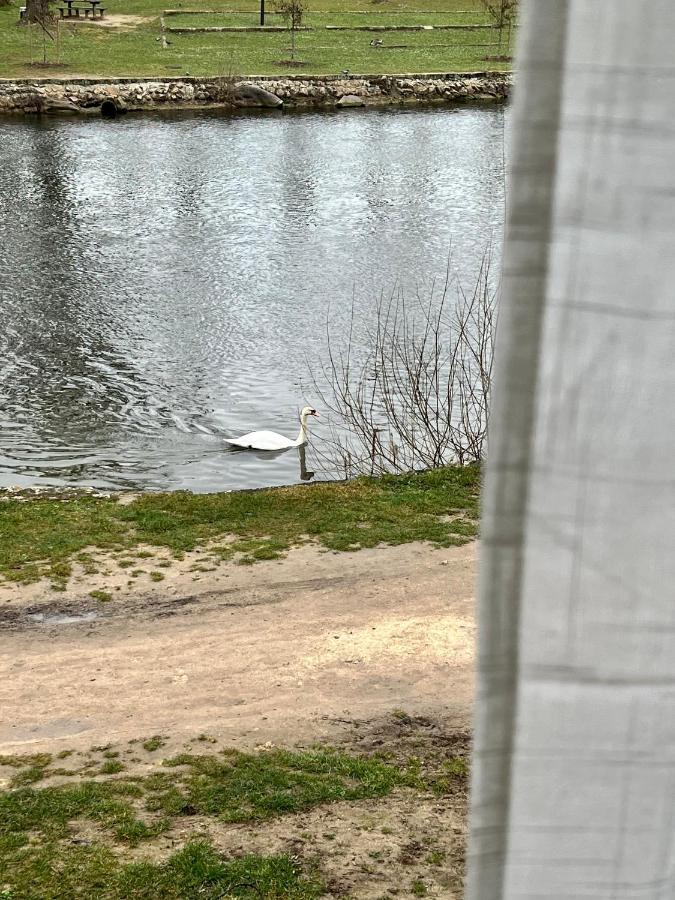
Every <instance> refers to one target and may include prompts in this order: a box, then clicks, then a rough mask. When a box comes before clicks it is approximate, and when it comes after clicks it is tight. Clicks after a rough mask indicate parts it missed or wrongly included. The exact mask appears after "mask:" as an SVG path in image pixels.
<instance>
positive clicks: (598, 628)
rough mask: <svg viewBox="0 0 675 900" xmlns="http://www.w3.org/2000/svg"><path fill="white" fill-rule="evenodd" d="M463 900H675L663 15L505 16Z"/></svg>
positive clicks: (632, 8)
mask: <svg viewBox="0 0 675 900" xmlns="http://www.w3.org/2000/svg"><path fill="white" fill-rule="evenodd" d="M521 22H522V24H521V34H520V48H519V56H518V60H517V84H516V91H515V101H514V110H513V120H512V129H513V137H512V147H513V157H512V160H513V161H512V167H511V173H510V182H509V188H510V208H509V213H508V221H507V230H506V243H505V253H504V273H503V274H504V278H503V294H502V307H501V313H500V323H499V331H498V351H497V360H496V373H495V397H494V406H493V411H492V419H491V426H490V450H489V462H488V466H487V476H486V485H485V489H484V511H483V532H482V533H483V541H482V560H481V586H480V602H479V625H480V637H479V654H478V655H479V662H478V700H477V711H476V739H475V740H476V743H475V751H474V776H473V786H472V787H473V790H472V823H471V837H470V848H469V886H468V898H469V900H497V898H499V900H501V898H508V900H515V898H518V900H525V898H527V900H547V898H556V900H562V898H565V900H568V898H569V900H584V898H589V900H590V898H593V900H597V898H603V900H605V898H606V900H610V898H612V900H624V898H625V900H628V898H630V900H646V898H649V900H675V362H674V360H675V0H529V2H524V3H523V10H522V17H521Z"/></svg>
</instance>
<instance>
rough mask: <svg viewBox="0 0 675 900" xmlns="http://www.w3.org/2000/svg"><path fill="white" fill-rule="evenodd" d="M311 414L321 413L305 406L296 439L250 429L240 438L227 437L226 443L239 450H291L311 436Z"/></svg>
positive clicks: (304, 442) (303, 443) (317, 415)
mask: <svg viewBox="0 0 675 900" xmlns="http://www.w3.org/2000/svg"><path fill="white" fill-rule="evenodd" d="M310 416H316V418H317V419H318V418H319V414H318V412H317V411H316V410H315V409H313V408H312V407H311V406H305V407H304V408H303V410H302V412H301V413H300V434H299V435H298V436H297V438H296V439H295V440H294V441H292V440H290V438H287V437H284V436H283V434H277V433H276V431H250V432H249V433H248V434H242V436H241V437H238V438H231V439H227V438H226V439H225V443H226V444H229V445H230V447H234V448H236V449H237V450H269V451H275V450H290V449H291V447H303V446H304V445H305V444H306V443H307V439H308V437H309V432H308V430H307V419H308V418H309V417H310Z"/></svg>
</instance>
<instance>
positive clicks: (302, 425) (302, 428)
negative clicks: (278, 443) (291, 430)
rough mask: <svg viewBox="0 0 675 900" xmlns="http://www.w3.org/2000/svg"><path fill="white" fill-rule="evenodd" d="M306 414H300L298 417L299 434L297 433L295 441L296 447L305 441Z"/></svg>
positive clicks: (306, 432)
mask: <svg viewBox="0 0 675 900" xmlns="http://www.w3.org/2000/svg"><path fill="white" fill-rule="evenodd" d="M307 436H308V431H307V416H302V418H301V419H300V434H299V435H298V439H297V440H296V442H295V446H296V447H302V445H303V444H306V443H307Z"/></svg>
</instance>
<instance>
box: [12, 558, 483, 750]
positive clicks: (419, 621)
mask: <svg viewBox="0 0 675 900" xmlns="http://www.w3.org/2000/svg"><path fill="white" fill-rule="evenodd" d="M475 554H476V546H475V545H467V546H465V547H461V548H456V549H452V550H432V549H430V548H428V547H427V546H422V545H408V546H403V547H397V548H388V549H379V550H363V551H361V552H359V553H354V554H333V553H326V552H323V553H322V552H320V551H318V550H315V549H310V548H305V549H301V550H297V551H294V552H293V553H291V554H290V556H289V557H288V558H287V559H286V560H283V561H281V562H269V563H261V564H259V565H256V566H253V567H250V568H249V567H237V566H227V567H225V568H224V569H223V570H219V571H218V572H217V573H214V574H212V575H209V576H208V577H204V578H201V579H200V581H199V582H198V583H195V582H194V581H193V580H192V579H188V578H187V577H186V578H184V579H183V580H182V581H181V580H180V579H177V580H174V581H173V582H167V583H162V584H161V585H157V586H156V588H155V589H154V590H151V591H146V592H143V593H128V594H126V595H123V596H118V597H116V598H115V600H114V601H112V602H109V603H97V602H96V601H95V600H93V599H92V598H91V597H88V596H87V595H86V594H84V593H83V594H81V595H79V596H78V595H77V594H73V593H66V594H60V595H56V594H53V593H52V594H47V593H46V592H45V593H43V595H42V596H36V595H35V592H34V591H33V592H32V593H31V594H29V595H26V596H27V597H28V600H29V601H30V602H29V603H28V600H27V599H26V597H24V598H23V599H22V597H21V595H20V594H17V593H15V594H14V595H13V597H12V599H11V600H6V601H5V602H4V603H3V604H2V608H1V609H0V629H1V630H2V656H1V657H0V686H1V687H0V709H2V721H1V722H0V752H3V753H9V752H28V751H34V750H41V749H47V750H57V751H58V750H59V749H62V748H65V747H67V748H76V749H78V748H82V747H90V746H92V745H96V744H101V743H107V742H109V741H115V742H119V741H122V740H126V739H128V738H138V737H142V736H145V735H152V734H166V735H168V736H169V738H170V740H171V741H172V742H173V741H176V742H181V741H185V740H186V739H189V738H191V737H194V736H195V735H198V734H199V733H200V732H205V731H206V732H209V733H210V734H214V735H217V736H218V738H219V739H220V740H223V741H225V740H227V741H231V742H232V743H233V744H234V745H236V746H241V747H246V746H255V745H257V744H260V743H264V742H266V741H272V742H275V743H284V744H295V743H297V742H298V741H303V742H304V741H309V740H315V739H324V738H328V739H332V738H336V737H338V736H339V735H340V734H341V733H342V732H344V730H345V727H350V728H353V725H354V722H356V723H358V722H359V721H366V720H372V719H374V718H377V717H379V716H383V715H387V714H390V713H391V712H392V710H395V709H398V710H403V711H405V712H406V713H409V714H412V715H414V716H419V715H430V716H433V717H436V718H441V719H442V720H443V721H444V722H446V723H447V726H448V727H449V728H450V729H453V728H456V729H457V730H464V729H466V728H467V727H468V725H469V716H470V706H471V698H472V689H473V640H474V624H473V590H474V569H475ZM55 597H56V598H57V599H56V600H55V599H54V598H55ZM27 603H28V605H27Z"/></svg>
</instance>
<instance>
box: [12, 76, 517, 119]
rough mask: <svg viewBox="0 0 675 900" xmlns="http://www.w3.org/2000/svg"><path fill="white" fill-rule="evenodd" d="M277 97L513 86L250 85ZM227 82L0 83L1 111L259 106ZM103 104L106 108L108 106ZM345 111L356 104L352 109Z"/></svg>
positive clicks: (292, 103) (413, 95)
mask: <svg viewBox="0 0 675 900" xmlns="http://www.w3.org/2000/svg"><path fill="white" fill-rule="evenodd" d="M245 83H246V84H248V85H256V86H258V87H260V88H263V89H264V90H265V91H269V92H271V93H272V94H275V95H276V96H277V97H279V98H280V99H281V100H282V101H283V103H284V106H286V107H289V108H294V107H306V106H326V107H334V106H337V105H338V103H339V101H341V100H342V98H347V97H349V98H359V99H360V100H362V101H363V103H364V104H371V103H373V104H378V103H379V104H385V103H405V102H411V101H436V102H441V101H467V100H502V99H504V98H506V97H507V96H508V93H509V89H510V86H511V83H512V76H511V74H510V73H499V72H495V73H485V72H479V73H466V74H457V73H455V74H449V73H438V74H427V75H340V76H336V75H326V76H306V75H287V76H282V77H279V76H264V77H255V78H250V79H247V80H246V82H245ZM237 84H241V82H234V81H232V80H228V79H208V78H190V77H185V78H156V79H141V78H106V79H103V78H101V79H86V78H81V79H79V78H78V79H56V78H54V79H48V78H44V79H21V80H15V81H12V80H7V79H0V112H23V113H40V112H57V113H58V112H71V113H80V112H83V113H86V112H90V113H93V114H100V113H101V111H102V110H103V112H112V113H113V114H114V113H115V112H116V111H124V110H145V109H156V108H161V107H176V108H181V107H183V108H189V107H198V106H214V105H216V106H232V107H236V106H240V107H241V106H254V105H257V104H255V103H252V102H244V101H241V102H238V101H237V96H236V85H237ZM105 101H108V102H107V103H106V102H105ZM341 105H357V104H356V103H355V102H354V103H350V104H344V103H343V104H341Z"/></svg>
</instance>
